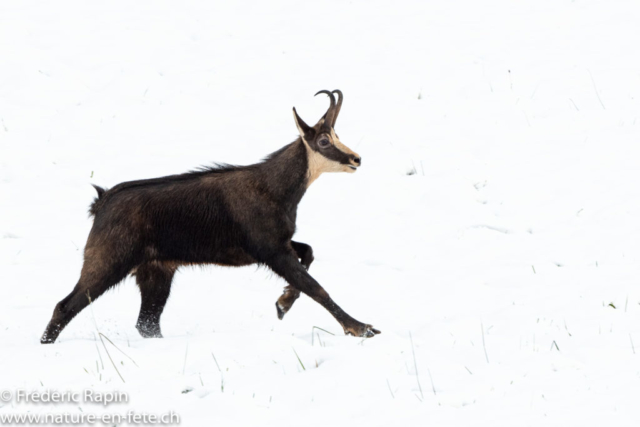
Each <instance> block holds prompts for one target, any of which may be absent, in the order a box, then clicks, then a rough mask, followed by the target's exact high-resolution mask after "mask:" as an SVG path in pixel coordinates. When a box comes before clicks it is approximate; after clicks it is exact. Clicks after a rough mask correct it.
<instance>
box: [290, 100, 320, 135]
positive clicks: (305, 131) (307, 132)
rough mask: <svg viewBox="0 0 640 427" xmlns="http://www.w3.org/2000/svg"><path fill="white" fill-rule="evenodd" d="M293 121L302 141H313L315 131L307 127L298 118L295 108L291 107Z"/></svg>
mask: <svg viewBox="0 0 640 427" xmlns="http://www.w3.org/2000/svg"><path fill="white" fill-rule="evenodd" d="M293 120H294V121H295V122H296V126H297V128H298V132H300V136H301V137H302V139H303V141H305V142H308V141H311V140H312V139H313V137H314V136H315V133H316V131H315V130H314V129H313V128H312V127H309V125H307V124H306V123H305V122H304V120H302V119H301V118H300V116H299V115H298V112H297V111H296V107H293Z"/></svg>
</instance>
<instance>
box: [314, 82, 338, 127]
mask: <svg viewBox="0 0 640 427" xmlns="http://www.w3.org/2000/svg"><path fill="white" fill-rule="evenodd" d="M321 93H326V94H327V96H329V99H330V100H331V105H329V109H328V110H327V112H326V113H325V114H324V118H325V119H324V123H325V125H327V126H329V127H333V122H335V120H336V98H335V97H334V96H333V93H331V92H329V91H328V90H321V91H319V92H318V93H316V94H315V95H313V96H318V95H320V94H321Z"/></svg>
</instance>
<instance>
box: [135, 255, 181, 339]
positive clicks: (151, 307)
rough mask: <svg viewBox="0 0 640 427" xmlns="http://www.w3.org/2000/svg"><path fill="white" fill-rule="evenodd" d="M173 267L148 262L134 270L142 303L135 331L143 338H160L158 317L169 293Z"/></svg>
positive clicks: (173, 271)
mask: <svg viewBox="0 0 640 427" xmlns="http://www.w3.org/2000/svg"><path fill="white" fill-rule="evenodd" d="M174 273H175V267H173V266H170V265H167V264H162V263H159V262H149V263H146V264H143V265H141V266H139V267H138V268H137V269H136V282H137V283H138V287H139V288H140V295H141V297H142V303H141V305H140V316H138V322H137V323H136V329H138V332H140V335H142V336H143V337H144V338H162V332H161V331H160V316H161V315H162V311H163V310H164V306H165V305H166V303H167V299H168V298H169V293H170V292H171V281H172V280H173V275H174Z"/></svg>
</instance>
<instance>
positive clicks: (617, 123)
mask: <svg viewBox="0 0 640 427" xmlns="http://www.w3.org/2000/svg"><path fill="white" fill-rule="evenodd" d="M231 3H233V4H231ZM638 22H640V6H639V4H638V2H637V1H636V0H633V1H610V0H606V1H605V0H575V1H569V0H565V1H558V0H553V1H552V0H535V1H519V2H513V1H482V2H480V1H464V2H448V1H433V2H426V1H416V2H403V1H394V2H389V1H367V2H364V1H351V2H344V1H328V2H321V3H318V2H313V3H303V2H293V1H286V0H274V1H269V2H220V1H210V0H207V1H188V2H168V1H161V2H153V3H151V2H146V3H145V2H129V1H122V0H110V1H108V2H89V3H88V2H84V1H62V2H33V1H24V0H21V1H17V0H15V1H4V2H3V3H2V6H0V203H1V208H0V209H1V210H0V389H3V390H4V389H9V390H15V389H17V388H25V389H32V390H47V389H54V390H66V391H78V390H83V389H86V388H94V389H96V390H118V391H123V392H126V393H128V394H129V397H130V402H129V404H119V405H112V406H108V407H106V408H104V407H101V406H99V405H91V404H85V403H82V404H69V405H61V406H52V405H34V404H16V403H15V402H9V403H0V405H4V406H2V407H0V414H1V413H25V412H32V413H50V412H64V411H67V412H73V413H78V412H80V411H83V412H85V413H98V414H99V413H106V412H111V413H113V412H126V411H127V410H135V411H138V412H148V413H156V414H159V413H163V412H165V411H167V410H171V409H173V410H175V411H176V412H177V413H179V414H180V416H181V417H182V425H185V426H203V425H220V426H246V425H273V426H286V425H296V426H298V425H306V426H325V425H340V426H342V425H345V426H358V425H366V426H389V425H412V426H413V425H433V426H442V425H455V426H469V425H486V426H538V425H545V426H546V425H549V426H586V425H594V426H602V425H616V426H633V425H635V426H637V425H638V423H640V412H639V411H638V408H637V404H638V399H639V397H640V283H639V279H638V277H639V274H640V246H639V244H638V242H639V235H640V187H639V186H638V182H640V167H639V166H638V161H639V159H640V137H639V135H640V113H639V112H640V109H639V107H640V105H639V100H640V98H639V97H640V57H639V56H638V47H639V46H640V32H639V31H638ZM336 88H339V89H342V90H343V91H344V93H345V104H344V107H343V109H342V113H341V115H340V118H339V120H338V124H337V130H338V133H339V135H340V137H341V140H342V141H343V142H344V143H345V144H346V145H348V146H349V147H351V148H352V149H353V150H355V151H357V152H358V153H359V154H361V155H362V157H363V167H362V168H361V169H360V170H359V171H358V172H357V173H356V174H354V175H348V174H328V175H324V176H322V177H321V178H320V179H319V180H318V181H316V182H315V183H314V184H313V185H312V186H311V187H310V189H309V191H308V192H307V194H306V196H305V197H304V199H303V200H302V203H301V204H300V208H299V215H298V232H297V234H296V240H299V241H302V242H306V243H309V244H310V245H311V246H312V247H313V249H314V252H315V256H316V261H315V263H314V264H313V265H312V266H311V270H310V273H311V274H312V275H313V276H314V277H315V278H316V279H317V280H318V281H319V282H320V283H321V284H322V285H323V286H324V287H325V288H326V289H327V290H328V292H329V293H330V294H331V296H332V297H333V298H334V299H335V300H336V301H337V302H338V304H340V305H341V306H342V307H343V308H344V309H345V310H346V311H347V312H348V313H350V314H351V315H352V316H354V317H355V318H357V319H358V320H361V321H363V322H369V323H372V324H373V325H374V326H375V327H376V328H379V329H381V330H382V332H383V333H382V335H379V336H377V337H375V338H373V339H369V340H362V339H358V338H353V337H346V336H343V335H342V331H341V328H340V327H339V325H338V324H337V323H336V322H335V320H334V319H333V318H332V317H331V316H330V315H329V314H328V313H327V312H326V311H325V310H324V309H323V308H322V307H320V306H319V305H318V304H316V303H314V302H313V301H311V300H310V299H309V298H307V297H302V298H300V300H299V301H298V302H296V304H295V306H294V307H293V309H292V310H291V312H290V313H289V314H287V316H286V317H285V319H284V320H283V321H279V320H278V319H277V317H276V310H275V306H274V302H275V301H276V299H277V298H278V296H279V295H280V293H281V290H282V288H283V286H284V284H285V283H284V282H283V281H282V280H281V279H280V278H278V277H276V276H275V275H274V274H272V273H270V272H269V271H268V270H266V269H263V268H255V267H253V268H243V269H224V268H219V267H207V268H203V269H199V268H196V269H185V270H182V271H181V272H180V273H179V274H178V275H177V276H176V278H175V280H174V286H173V290H172V296H171V298H170V300H169V303H168V305H167V307H166V310H165V314H164V315H163V317H162V328H163V332H164V335H165V338H164V339H146V340H145V339H142V338H141V337H140V336H139V335H138V333H137V331H136V330H135V328H134V324H135V321H136V318H137V315H138V309H139V303H140V297H139V293H138V290H137V287H136V286H135V284H134V282H133V280H132V279H127V280H126V281H125V282H123V283H122V284H121V285H120V286H119V287H117V288H116V289H115V290H113V291H111V292H109V293H108V294H106V295H105V296H103V297H102V298H100V299H99V300H98V301H97V302H95V303H94V304H93V306H92V308H91V309H86V310H85V311H83V312H82V313H81V314H80V315H79V316H78V317H76V318H75V319H74V320H73V321H72V322H71V324H70V325H69V326H68V327H67V329H66V330H65V331H64V332H63V333H62V334H61V336H60V338H59V341H58V342H57V343H56V344H54V345H48V346H42V345H40V343H39V338H40V336H41V334H42V332H43V331H44V328H45V326H46V324H47V322H48V321H49V319H50V316H51V313H52V311H53V308H54V306H55V304H56V303H57V302H58V301H59V300H61V299H62V298H63V297H64V296H66V295H67V294H68V293H69V292H70V291H71V289H72V288H73V286H74V284H75V283H76V281H77V279H78V275H79V271H80V267H81V265H82V249H83V245H84V242H85V240H86V237H87V235H88V232H89V229H90V227H91V220H90V219H89V218H88V216H87V208H88V205H89V203H90V202H91V200H92V199H93V197H94V195H95V191H94V190H93V188H91V186H90V185H89V184H90V183H95V184H98V185H102V186H106V187H111V186H113V185H115V184H117V183H119V182H122V181H127V180H133V179H140V178H151V177H157V176H163V175H169V174H174V173H181V172H184V171H187V170H190V169H193V168H195V167H197V166H199V165H203V164H208V163H210V162H213V161H221V162H228V163H236V164H248V163H252V162H256V161H258V160H260V159H261V158H262V157H264V156H265V155H266V154H268V153H270V152H272V151H275V150H276V149H278V148H280V147H281V146H283V145H285V144H287V143H289V142H290V141H292V140H293V139H294V138H295V137H296V129H295V126H294V122H293V119H292V114H291V107H292V106H294V105H295V106H296V107H297V109H298V111H299V113H300V114H301V116H302V117H303V118H304V120H306V121H307V122H315V121H316V120H317V119H318V118H319V117H320V116H321V114H322V113H323V112H324V111H325V109H326V108H327V105H328V102H327V99H326V97H317V98H313V96H312V95H313V94H314V93H315V92H316V91H318V90H320V89H336ZM94 319H95V321H94ZM314 326H317V327H319V328H323V329H325V330H327V331H330V332H332V333H335V334H336V335H335V336H333V335H329V334H328V333H326V332H324V331H322V330H319V329H312V328H313V327H314ZM98 332H100V333H102V334H104V335H105V336H106V337H108V338H109V339H110V340H112V341H113V343H114V344H115V345H117V346H118V347H119V348H120V349H121V350H122V351H123V352H124V353H126V354H127V355H128V356H129V357H131V358H132V359H134V360H135V362H136V364H137V366H136V365H134V364H133V363H132V362H131V360H130V359H129V358H128V357H127V356H125V355H123V354H122V353H120V352H119V351H118V350H117V349H115V347H113V346H112V345H111V344H109V343H108V342H107V341H105V342H106V348H107V349H108V350H109V353H110V355H111V357H112V358H113V361H114V363H115V364H116V366H117V367H118V370H119V372H120V374H121V375H122V377H123V378H124V381H125V382H123V381H122V380H121V379H120V377H119V375H118V373H117V372H116V370H115V369H114V367H113V366H112V364H111V363H110V361H109V359H108V357H107V354H106V352H105V349H104V347H103V345H102V343H101V342H100V341H99V340H97V339H96V337H97V336H98ZM411 339H412V340H411ZM412 341H413V346H412ZM212 354H213V355H215V358H216V360H217V364H218V365H219V367H220V370H221V372H220V371H219V370H218V367H217V365H216V361H214V358H213V357H212ZM296 354H297V356H299V359H300V361H299V360H298V357H297V356H296ZM414 354H415V356H414ZM302 365H304V369H303V367H302Z"/></svg>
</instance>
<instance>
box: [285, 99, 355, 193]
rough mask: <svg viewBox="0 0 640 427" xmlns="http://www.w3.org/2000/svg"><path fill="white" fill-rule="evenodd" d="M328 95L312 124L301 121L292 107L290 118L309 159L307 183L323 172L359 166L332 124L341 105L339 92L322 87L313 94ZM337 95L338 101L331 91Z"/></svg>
mask: <svg viewBox="0 0 640 427" xmlns="http://www.w3.org/2000/svg"><path fill="white" fill-rule="evenodd" d="M321 93H324V94H327V95H328V96H329V99H330V101H331V104H330V106H329V109H328V110H327V112H326V113H325V114H324V116H322V118H321V119H320V120H319V121H318V123H316V125H315V126H309V125H307V124H306V123H305V122H304V120H302V119H301V118H300V116H298V112H297V111H296V109H295V107H294V108H293V118H294V120H295V122H296V126H297V127H298V131H299V132H300V138H301V139H302V142H303V143H304V145H305V147H306V149H307V158H308V160H309V179H308V183H307V185H311V183H312V182H313V181H314V180H315V179H317V178H318V177H319V176H320V174H322V173H323V172H349V173H353V172H355V171H356V170H357V169H358V168H359V167H360V165H361V163H362V160H361V158H360V156H359V155H358V154H357V153H355V152H354V151H353V150H351V149H350V148H349V147H347V146H346V145H344V144H343V143H342V142H341V141H340V138H338V135H337V134H336V132H335V130H334V127H335V125H336V119H337V118H338V114H339V113H340V108H341V107H342V99H343V96H342V92H340V91H339V90H334V91H333V92H329V91H328V90H321V91H320V92H318V93H316V95H319V94H321ZM334 93H336V94H338V102H337V103H336V99H335V97H334V96H333V94H334Z"/></svg>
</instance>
